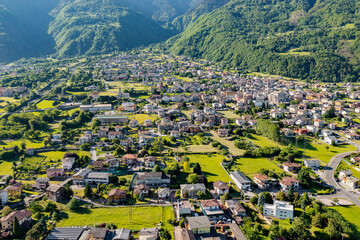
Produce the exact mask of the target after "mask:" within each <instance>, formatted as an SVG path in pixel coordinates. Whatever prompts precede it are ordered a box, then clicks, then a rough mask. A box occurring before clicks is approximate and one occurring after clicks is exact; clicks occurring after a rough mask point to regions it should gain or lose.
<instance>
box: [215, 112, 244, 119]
mask: <svg viewBox="0 0 360 240" xmlns="http://www.w3.org/2000/svg"><path fill="white" fill-rule="evenodd" d="M218 113H220V114H222V115H223V117H226V118H239V115H237V114H235V113H233V112H232V111H230V110H227V111H218Z"/></svg>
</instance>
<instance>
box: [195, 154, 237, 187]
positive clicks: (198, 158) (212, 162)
mask: <svg viewBox="0 0 360 240" xmlns="http://www.w3.org/2000/svg"><path fill="white" fill-rule="evenodd" d="M188 157H189V159H190V163H195V162H198V163H199V164H200V166H201V169H202V171H203V173H204V174H205V176H206V177H207V179H208V181H213V182H216V181H217V180H221V181H224V182H227V181H230V180H231V179H230V177H229V175H228V174H227V172H226V171H225V170H224V169H223V168H222V167H221V166H220V163H221V161H222V160H223V159H224V158H225V157H224V156H222V155H219V154H212V155H200V154H193V155H188Z"/></svg>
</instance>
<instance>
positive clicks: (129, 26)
mask: <svg viewBox="0 0 360 240" xmlns="http://www.w3.org/2000/svg"><path fill="white" fill-rule="evenodd" d="M49 33H50V34H51V35H52V36H53V37H54V39H55V42H56V52H57V54H58V56H60V57H62V56H71V55H82V54H102V53H109V52H112V51H117V50H119V51H120V50H126V49H130V48H134V47H138V46H140V45H147V44H150V43H154V42H159V41H162V40H166V39H167V38H168V37H169V36H171V35H172V34H173V32H172V31H171V30H168V29H164V28H162V27H161V26H160V25H159V24H158V23H157V22H155V20H153V19H151V18H150V17H147V16H145V15H144V14H142V13H141V12H138V11H136V9H135V8H133V7H132V6H131V5H130V4H129V3H127V2H126V1H123V0H76V1H73V2H71V3H68V4H66V5H65V6H64V7H62V8H61V9H60V10H58V12H57V13H56V16H55V20H54V21H53V22H51V24H50V27H49Z"/></svg>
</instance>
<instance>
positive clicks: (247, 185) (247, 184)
mask: <svg viewBox="0 0 360 240" xmlns="http://www.w3.org/2000/svg"><path fill="white" fill-rule="evenodd" d="M230 177H231V179H232V180H233V181H234V182H235V184H236V186H237V187H238V188H239V189H240V190H250V189H251V181H250V180H249V179H248V178H247V177H246V176H245V175H244V174H243V173H242V172H240V171H236V172H232V173H230Z"/></svg>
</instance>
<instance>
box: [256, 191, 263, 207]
mask: <svg viewBox="0 0 360 240" xmlns="http://www.w3.org/2000/svg"><path fill="white" fill-rule="evenodd" d="M264 204H265V197H264V194H262V193H261V194H260V196H259V198H258V202H257V206H258V207H262V206H264Z"/></svg>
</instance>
